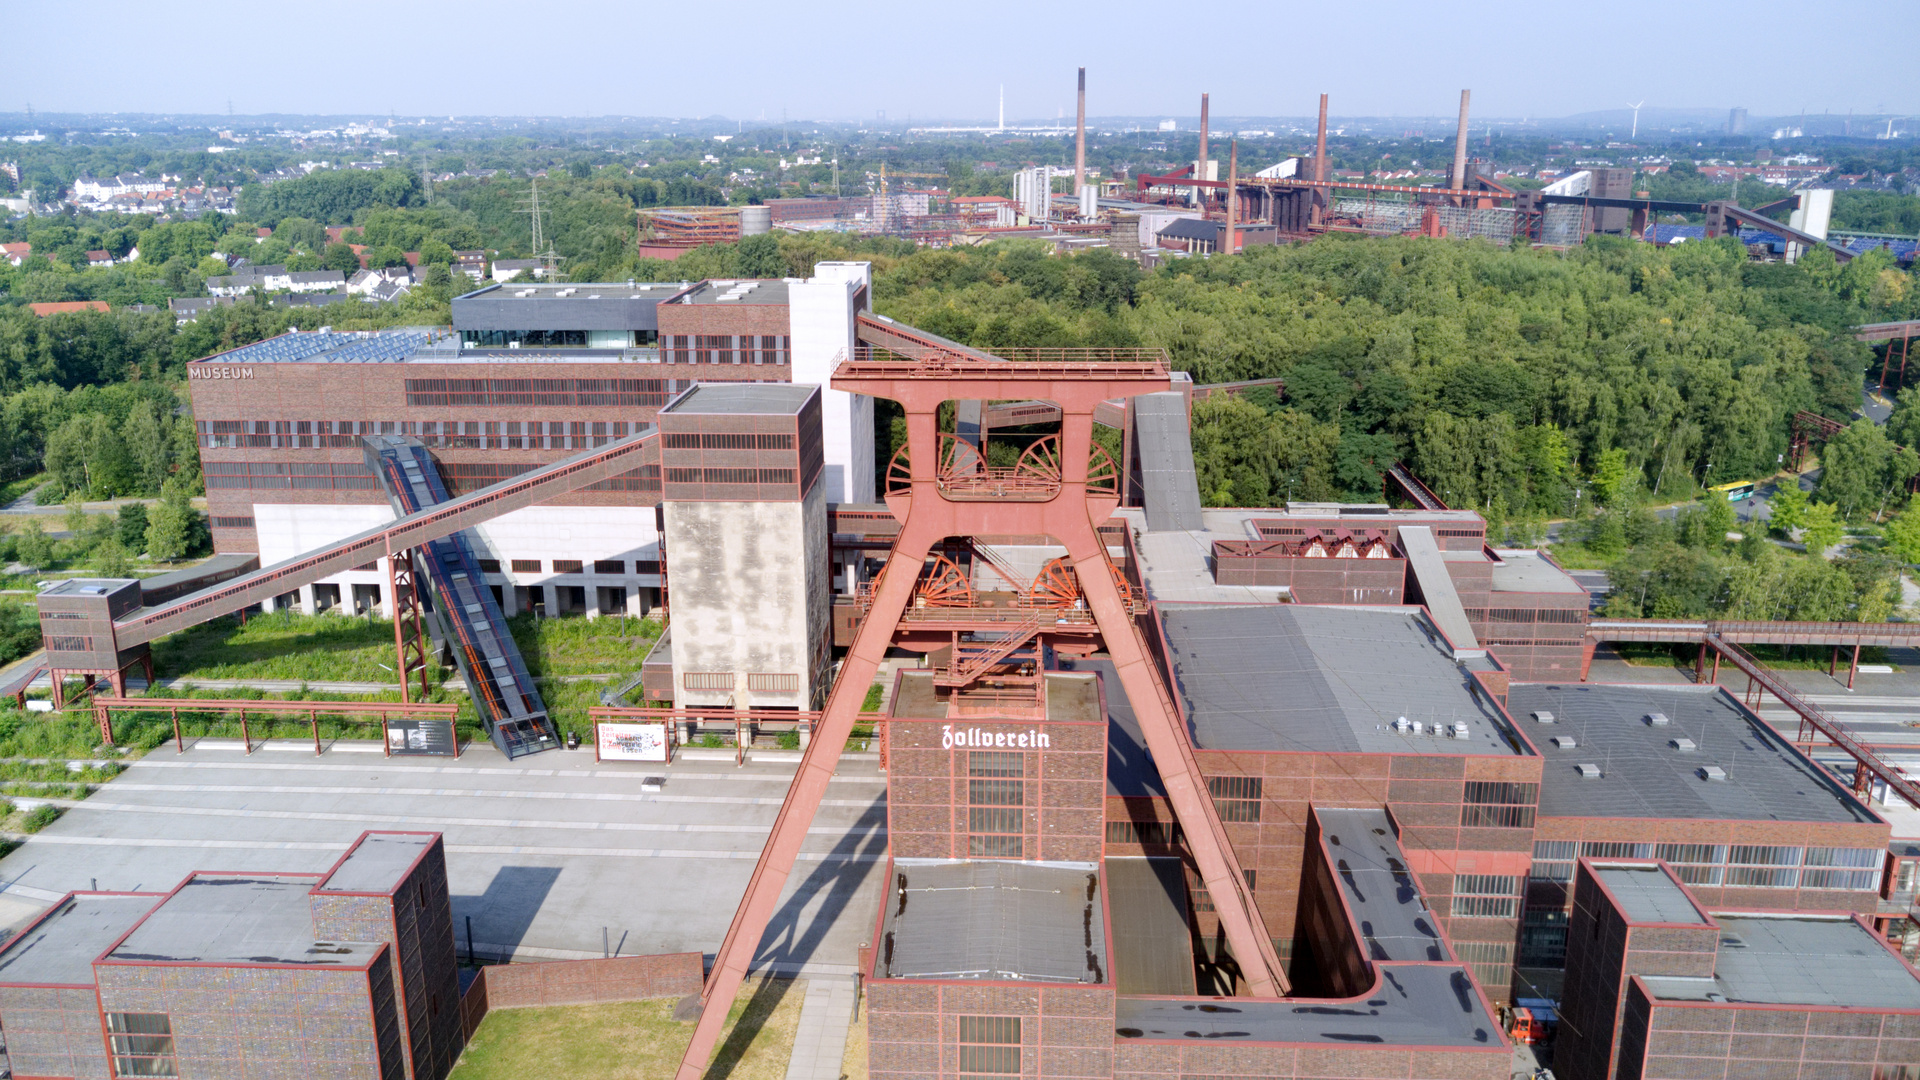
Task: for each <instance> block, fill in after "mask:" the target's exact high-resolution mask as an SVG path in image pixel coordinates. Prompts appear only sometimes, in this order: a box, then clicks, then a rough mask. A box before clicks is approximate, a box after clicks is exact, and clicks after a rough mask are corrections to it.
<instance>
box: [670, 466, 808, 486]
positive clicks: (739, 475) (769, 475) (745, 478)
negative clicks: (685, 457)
mask: <svg viewBox="0 0 1920 1080" xmlns="http://www.w3.org/2000/svg"><path fill="white" fill-rule="evenodd" d="M794 478H795V474H794V470H792V469H668V470H667V483H669V484H787V485H792V484H793V482H794Z"/></svg>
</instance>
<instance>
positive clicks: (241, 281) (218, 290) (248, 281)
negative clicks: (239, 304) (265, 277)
mask: <svg viewBox="0 0 1920 1080" xmlns="http://www.w3.org/2000/svg"><path fill="white" fill-rule="evenodd" d="M259 287H260V282H259V280H258V279H256V278H255V277H254V276H253V275H252V274H227V275H224V276H222V277H210V278H208V279H207V293H208V294H209V295H212V296H222V297H227V298H229V299H230V298H232V297H235V296H245V295H247V294H248V293H250V292H252V291H253V290H255V289H257V288H259Z"/></svg>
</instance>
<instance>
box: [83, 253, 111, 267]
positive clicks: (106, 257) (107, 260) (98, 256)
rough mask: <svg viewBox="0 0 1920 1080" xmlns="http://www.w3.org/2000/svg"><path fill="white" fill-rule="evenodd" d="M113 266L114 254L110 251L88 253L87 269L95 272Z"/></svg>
mask: <svg viewBox="0 0 1920 1080" xmlns="http://www.w3.org/2000/svg"><path fill="white" fill-rule="evenodd" d="M112 265H113V253H112V252H110V251H89V252H87V269H89V270H93V269H97V268H99V267H102V266H112Z"/></svg>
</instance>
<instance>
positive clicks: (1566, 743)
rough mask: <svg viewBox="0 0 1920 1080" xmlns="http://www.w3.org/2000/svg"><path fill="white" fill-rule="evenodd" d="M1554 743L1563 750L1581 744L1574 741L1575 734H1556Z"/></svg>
mask: <svg viewBox="0 0 1920 1080" xmlns="http://www.w3.org/2000/svg"><path fill="white" fill-rule="evenodd" d="M1553 745H1555V746H1557V747H1559V748H1560V749H1562V750H1571V749H1573V748H1574V747H1575V746H1578V745H1579V744H1578V743H1576V742H1574V741H1573V736H1571V735H1555V736H1554V737H1553Z"/></svg>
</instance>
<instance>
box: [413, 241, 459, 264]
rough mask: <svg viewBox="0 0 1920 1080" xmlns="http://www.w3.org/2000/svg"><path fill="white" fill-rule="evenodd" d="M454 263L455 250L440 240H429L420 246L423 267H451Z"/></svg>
mask: <svg viewBox="0 0 1920 1080" xmlns="http://www.w3.org/2000/svg"><path fill="white" fill-rule="evenodd" d="M452 263H453V249H452V248H451V247H448V246H447V245H446V243H444V242H443V241H440V240H429V241H427V242H426V243H424V244H421V245H420V264H421V265H422V266H433V265H439V266H450V265H452Z"/></svg>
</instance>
